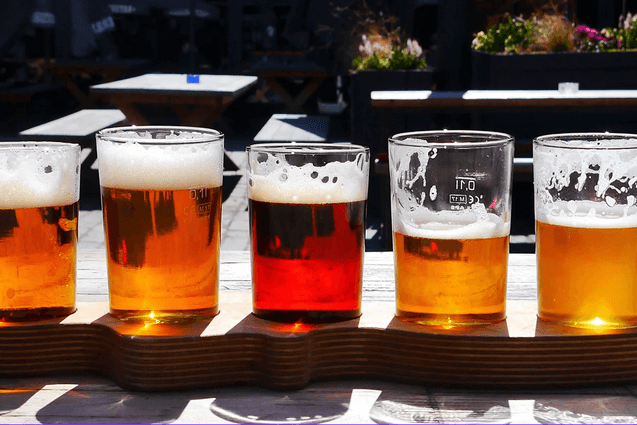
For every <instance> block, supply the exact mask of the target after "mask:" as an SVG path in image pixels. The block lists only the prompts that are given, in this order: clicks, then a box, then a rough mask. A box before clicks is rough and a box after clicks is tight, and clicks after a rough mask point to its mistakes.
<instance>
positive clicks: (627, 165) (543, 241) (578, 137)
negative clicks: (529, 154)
mask: <svg viewBox="0 0 637 425" xmlns="http://www.w3.org/2000/svg"><path fill="white" fill-rule="evenodd" d="M533 178H534V185H535V220H536V254H537V278H538V316H539V317H540V319H543V320H546V321H549V322H555V323H558V324H562V325H566V326H572V327H578V328H589V329H602V330H603V329H618V328H628V327H634V326H637V245H636V244H635V240H636V238H637V202H636V201H637V135H628V134H613V133H584V134H555V135H547V136H541V137H538V138H536V139H535V140H534V143H533Z"/></svg>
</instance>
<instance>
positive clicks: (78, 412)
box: [36, 384, 194, 424]
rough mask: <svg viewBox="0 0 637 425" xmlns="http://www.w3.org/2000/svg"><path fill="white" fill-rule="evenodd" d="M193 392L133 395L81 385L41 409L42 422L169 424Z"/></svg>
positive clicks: (39, 417)
mask: <svg viewBox="0 0 637 425" xmlns="http://www.w3.org/2000/svg"><path fill="white" fill-rule="evenodd" d="M193 398H194V397H193V393H192V392H184V393H141V392H140V393H132V392H124V391H117V390H115V391H104V388H100V387H99V386H97V387H96V386H95V385H88V384H87V385H82V384H80V385H78V386H77V387H75V388H74V389H73V391H69V392H67V393H66V394H64V395H63V396H62V397H60V398H58V399H57V400H55V401H53V402H51V403H50V404H48V405H46V406H45V407H43V408H42V409H40V410H39V411H38V412H37V414H36V418H37V419H38V421H40V422H41V423H44V424H46V423H73V424H81V423H122V424H123V423H166V422H170V421H174V420H175V419H177V418H178V417H179V416H180V415H181V414H182V412H183V411H184V409H185V407H186V406H187V405H188V403H189V402H190V400H191V399H193Z"/></svg>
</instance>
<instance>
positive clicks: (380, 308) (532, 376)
mask: <svg viewBox="0 0 637 425" xmlns="http://www.w3.org/2000/svg"><path fill="white" fill-rule="evenodd" d="M249 258H250V256H249V253H248V252H244V251H241V252H236V251H235V252H230V251H224V252H222V254H221V269H220V274H221V282H220V287H221V290H220V310H221V312H220V314H219V315H218V316H217V317H215V318H214V319H212V320H208V321H204V322H200V323H192V324H189V325H179V326H178V325H172V326H169V325H152V324H147V325H143V324H137V325H134V324H124V323H121V322H118V321H116V320H114V319H113V318H111V317H110V316H109V315H108V314H107V312H108V305H107V279H106V260H105V252H104V251H103V250H82V251H80V252H79V261H78V300H79V304H78V311H77V312H76V313H74V314H72V315H70V316H68V317H67V318H65V319H63V320H57V321H48V322H39V323H32V324H25V323H23V324H17V325H10V324H8V323H4V324H0V358H2V362H1V363H0V400H2V410H1V411H0V421H2V422H5V423H13V422H16V423H39V422H41V423H50V422H65V423H84V422H89V423H90V422H118V423H138V422H143V423H150V422H163V423H170V422H172V423H206V422H207V423H227V422H231V423H232V422H236V423H246V422H252V423H259V421H271V422H270V423H272V422H288V423H295V422H302V421H305V422H308V421H310V420H312V421H315V422H330V421H332V422H333V423H372V422H374V421H375V422H378V423H396V422H402V423H404V422H418V423H423V422H425V423H431V422H435V423H445V422H449V423H459V422H498V423H532V422H535V421H538V422H541V423H547V422H548V423H564V422H565V421H569V423H572V422H577V421H580V422H605V423H610V422H620V421H623V422H635V421H637V400H635V396H636V394H637V386H635V385H634V384H635V383H637V366H635V362H634V358H635V354H636V353H637V332H635V331H616V332H615V333H610V334H600V333H596V332H594V331H588V332H586V331H581V332H575V331H568V330H566V329H564V328H557V327H554V326H550V325H547V324H545V323H542V322H540V321H538V320H537V318H536V316H535V309H536V277H535V256H534V255H533V254H512V255H511V256H510V262H509V280H508V289H509V290H508V294H507V311H508V319H507V320H506V321H505V322H501V323H500V324H497V325H491V326H481V327H476V328H457V329H443V328H425V327H420V326H418V325H409V324H405V323H402V322H400V321H398V320H397V319H395V318H394V317H393V311H394V281H393V275H394V274H393V254H392V253H391V252H368V253H366V257H365V270H364V283H363V288H364V289H363V314H362V316H361V317H360V318H359V319H356V320H350V321H346V322H341V323H333V324H327V325H303V324H298V323H297V324H283V323H276V322H268V321H265V320H261V319H258V318H256V317H254V316H252V315H251V314H250V310H251V296H250V266H249V261H250V260H249ZM139 390H141V392H140V391H139ZM149 391H161V392H149Z"/></svg>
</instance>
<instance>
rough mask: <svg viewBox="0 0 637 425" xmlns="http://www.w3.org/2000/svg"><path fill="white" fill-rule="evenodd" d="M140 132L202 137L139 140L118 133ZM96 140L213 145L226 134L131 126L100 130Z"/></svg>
mask: <svg viewBox="0 0 637 425" xmlns="http://www.w3.org/2000/svg"><path fill="white" fill-rule="evenodd" d="M130 131H135V132H140V131H163V132H166V131H180V132H186V133H190V134H194V133H202V134H201V137H195V138H183V139H182V138H174V139H141V138H140V139H137V138H132V137H128V136H121V135H118V133H124V132H130ZM95 138H96V139H99V140H104V141H108V142H114V143H139V144H140V145H194V144H201V143H212V142H218V141H223V140H224V134H223V133H222V132H220V131H219V130H214V129H212V128H203V127H186V126H178V125H131V126H126V127H111V128H106V129H104V130H100V131H98V132H97V134H96V135H95Z"/></svg>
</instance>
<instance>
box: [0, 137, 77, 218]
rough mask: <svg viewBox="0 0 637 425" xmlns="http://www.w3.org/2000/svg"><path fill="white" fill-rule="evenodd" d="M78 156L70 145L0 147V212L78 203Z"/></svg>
mask: <svg viewBox="0 0 637 425" xmlns="http://www.w3.org/2000/svg"><path fill="white" fill-rule="evenodd" d="M25 146H27V148H26V149H25V148H24V147H25ZM79 153H80V149H79V146H77V145H71V144H66V145H63V144H55V145H53V146H51V145H50V144H49V146H47V143H41V144H38V143H11V144H7V145H5V146H2V145H0V209H14V208H39V207H53V206H61V205H70V204H72V203H74V202H77V201H78V200H79V198H80V190H79V189H80V188H79V178H78V176H79V173H80V170H79V167H78V163H79V161H78V158H79Z"/></svg>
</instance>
